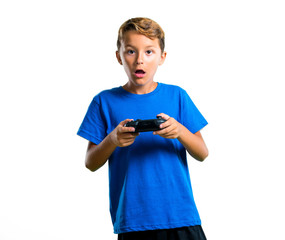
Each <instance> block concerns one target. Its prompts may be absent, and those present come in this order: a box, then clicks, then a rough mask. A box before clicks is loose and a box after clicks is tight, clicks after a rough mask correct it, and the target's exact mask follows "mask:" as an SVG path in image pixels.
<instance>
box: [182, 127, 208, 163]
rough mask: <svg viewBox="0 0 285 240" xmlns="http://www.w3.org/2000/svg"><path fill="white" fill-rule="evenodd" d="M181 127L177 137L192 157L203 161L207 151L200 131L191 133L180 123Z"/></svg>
mask: <svg viewBox="0 0 285 240" xmlns="http://www.w3.org/2000/svg"><path fill="white" fill-rule="evenodd" d="M181 128H182V129H181V133H180V135H179V137H178V138H177V139H178V140H179V141H180V142H181V143H182V144H183V146H184V147H185V149H186V150H187V152H188V153H189V154H190V155H191V156H192V157H193V158H195V159H197V160H198V161H204V160H205V159H206V158H207V156H208V154H209V153H208V148H207V146H206V144H205V142H204V140H203V138H202V135H201V134H200V132H197V133H195V134H193V133H191V132H190V131H189V130H188V129H187V128H186V127H184V126H183V125H181Z"/></svg>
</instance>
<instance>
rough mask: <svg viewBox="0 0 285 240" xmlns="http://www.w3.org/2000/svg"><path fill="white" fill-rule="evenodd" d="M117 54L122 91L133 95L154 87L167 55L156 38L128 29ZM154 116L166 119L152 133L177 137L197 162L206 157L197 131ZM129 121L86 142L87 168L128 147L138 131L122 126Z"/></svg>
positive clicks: (95, 165) (164, 136) (97, 167)
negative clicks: (125, 78)
mask: <svg viewBox="0 0 285 240" xmlns="http://www.w3.org/2000/svg"><path fill="white" fill-rule="evenodd" d="M116 57H117V60H118V62H119V64H121V65H122V66H123V67H124V70H125V72H126V74H127V76H128V82H127V83H126V84H125V85H124V86H123V88H124V89H125V90H127V91H129V92H131V93H135V94H146V93H150V92H152V91H153V90H154V89H155V88H156V87H157V83H156V82H154V80H153V79H154V75H155V73H156V70H157V68H158V66H160V65H162V64H163V63H164V60H165V58H166V52H161V49H160V46H159V40H158V39H157V38H155V39H150V38H147V37H146V36H144V35H141V34H138V33H136V32H134V31H129V32H127V33H126V35H125V37H124V39H123V41H122V46H121V48H120V49H119V51H117V52H116ZM138 69H142V70H143V71H144V72H145V74H144V75H143V76H137V75H136V74H135V72H136V70H138ZM157 116H161V117H162V118H163V119H165V120H167V121H166V122H164V123H163V124H161V126H160V128H162V130H159V131H155V132H153V134H154V135H158V136H160V137H163V138H169V139H175V138H177V139H178V140H179V141H180V142H181V143H182V144H183V146H184V147H185V149H186V150H187V152H188V153H189V154H190V155H191V156H192V157H193V158H195V159H197V160H199V161H203V160H204V159H205V158H206V157H207V156H208V149H207V146H206V144H205V142H204V140H203V138H202V135H201V133H200V131H198V132H196V133H195V134H193V133H191V132H190V131H189V130H188V129H187V128H186V127H184V126H183V125H182V124H180V123H179V122H177V121H176V120H175V119H174V118H172V117H170V116H168V115H166V114H164V113H160V114H158V115H157ZM131 120H132V119H126V120H124V121H122V122H121V123H120V124H119V125H118V126H117V127H116V128H115V129H114V130H113V131H112V132H111V133H110V134H109V135H107V136H106V138H105V139H104V140H103V141H102V142H101V143H100V144H98V145H95V144H94V143H92V142H89V144H88V148H87V153H86V159H85V164H86V167H87V168H88V169H89V170H91V171H96V170H97V169H99V168H100V167H101V166H103V165H104V164H105V163H106V162H107V160H108V159H109V157H110V156H111V154H112V153H113V152H114V151H115V149H116V148H117V147H127V146H129V145H131V144H133V143H134V141H135V139H136V137H137V136H138V135H139V133H134V131H135V129H134V128H132V127H124V125H125V124H126V123H127V122H129V121H131Z"/></svg>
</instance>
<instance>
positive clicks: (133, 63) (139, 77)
mask: <svg viewBox="0 0 285 240" xmlns="http://www.w3.org/2000/svg"><path fill="white" fill-rule="evenodd" d="M116 55H117V59H118V61H119V63H120V64H122V65H123V66H124V69H125V71H126V73H127V75H128V78H129V83H131V84H132V85H133V86H135V87H141V86H147V85H148V84H152V83H153V77H154V75H155V73H156V70H157V67H158V66H159V65H161V64H163V62H164V59H165V57H166V52H163V53H161V49H160V46H159V40H158V39H157V38H155V39H153V40H152V39H150V38H148V37H146V36H144V35H142V34H138V33H136V32H135V31H129V32H127V33H126V35H125V37H124V40H123V41H122V44H121V48H120V51H119V52H116Z"/></svg>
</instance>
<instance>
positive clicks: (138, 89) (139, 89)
mask: <svg viewBox="0 0 285 240" xmlns="http://www.w3.org/2000/svg"><path fill="white" fill-rule="evenodd" d="M157 85H158V83H157V82H152V83H150V84H148V85H133V84H131V83H130V82H128V83H127V84H125V85H124V86H123V88H124V89H125V90H126V91H128V92H130V93H134V94H147V93H150V92H152V91H154V90H155V89H156V87H157Z"/></svg>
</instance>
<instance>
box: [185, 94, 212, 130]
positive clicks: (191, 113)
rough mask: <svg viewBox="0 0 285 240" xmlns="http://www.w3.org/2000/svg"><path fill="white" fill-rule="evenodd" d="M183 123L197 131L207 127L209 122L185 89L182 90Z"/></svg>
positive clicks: (189, 128)
mask: <svg viewBox="0 0 285 240" xmlns="http://www.w3.org/2000/svg"><path fill="white" fill-rule="evenodd" d="M181 95H182V96H181V98H182V103H181V107H182V111H181V112H182V116H181V120H182V124H183V125H184V126H185V127H186V128H187V129H188V130H189V131H190V132H192V133H196V132H198V131H199V130H201V129H202V128H203V127H205V126H206V125H207V124H208V122H207V120H206V119H205V118H204V116H203V115H202V114H201V113H200V111H199V110H198V108H197V107H196V106H195V104H194V103H193V101H192V99H191V98H190V97H189V95H188V94H187V92H186V91H185V90H182V94H181Z"/></svg>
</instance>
